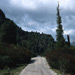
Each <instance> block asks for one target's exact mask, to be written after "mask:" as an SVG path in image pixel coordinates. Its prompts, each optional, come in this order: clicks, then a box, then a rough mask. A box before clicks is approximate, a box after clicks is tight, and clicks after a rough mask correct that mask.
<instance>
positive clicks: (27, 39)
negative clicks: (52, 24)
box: [0, 10, 54, 55]
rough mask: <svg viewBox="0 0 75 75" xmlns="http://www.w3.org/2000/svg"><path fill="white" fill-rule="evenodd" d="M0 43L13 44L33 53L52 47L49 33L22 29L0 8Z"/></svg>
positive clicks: (52, 43)
mask: <svg viewBox="0 0 75 75" xmlns="http://www.w3.org/2000/svg"><path fill="white" fill-rule="evenodd" d="M0 43H6V44H15V45H19V46H21V47H24V48H26V49H28V50H32V52H33V54H34V53H35V55H36V54H37V53H43V52H44V51H45V50H48V49H49V50H50V49H52V48H54V39H53V37H52V36H51V35H47V34H43V33H42V34H40V33H38V32H28V31H23V30H22V29H21V28H20V27H18V26H17V25H16V24H15V23H14V22H13V21H12V20H10V19H8V18H6V16H5V14H4V13H3V11H2V10H0Z"/></svg>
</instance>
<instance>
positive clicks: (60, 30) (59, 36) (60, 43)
mask: <svg viewBox="0 0 75 75" xmlns="http://www.w3.org/2000/svg"><path fill="white" fill-rule="evenodd" d="M61 23H62V21H61V16H60V10H59V2H58V7H57V24H58V26H57V30H56V33H57V35H56V40H57V44H56V47H62V46H64V42H65V40H64V37H63V28H62V24H61Z"/></svg>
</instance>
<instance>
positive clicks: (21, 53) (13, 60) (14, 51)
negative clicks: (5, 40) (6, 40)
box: [0, 44, 31, 68]
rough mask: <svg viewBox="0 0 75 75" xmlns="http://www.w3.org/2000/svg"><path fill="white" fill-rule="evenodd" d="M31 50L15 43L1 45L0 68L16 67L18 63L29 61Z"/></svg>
mask: <svg viewBox="0 0 75 75" xmlns="http://www.w3.org/2000/svg"><path fill="white" fill-rule="evenodd" d="M30 59H31V52H30V51H29V50H26V49H25V48H22V47H18V46H15V45H7V44H2V45H0V68H4V67H5V66H8V67H15V66H17V64H23V63H28V62H29V61H30Z"/></svg>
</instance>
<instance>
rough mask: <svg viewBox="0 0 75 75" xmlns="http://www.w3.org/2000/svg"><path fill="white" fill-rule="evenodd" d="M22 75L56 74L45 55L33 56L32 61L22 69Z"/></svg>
mask: <svg viewBox="0 0 75 75" xmlns="http://www.w3.org/2000/svg"><path fill="white" fill-rule="evenodd" d="M20 75H56V73H55V72H54V71H52V70H51V69H50V67H49V65H48V63H47V61H46V59H45V58H44V57H40V56H38V57H35V58H32V62H31V63H30V64H29V65H28V66H27V67H26V68H25V69H23V70H22V72H21V73H20Z"/></svg>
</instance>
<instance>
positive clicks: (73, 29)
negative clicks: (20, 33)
mask: <svg viewBox="0 0 75 75" xmlns="http://www.w3.org/2000/svg"><path fill="white" fill-rule="evenodd" d="M59 4H60V15H61V18H62V25H63V30H64V37H65V39H67V34H69V35H70V38H71V41H75V7H74V6H75V0H59ZM57 5H58V0H0V9H2V10H3V12H4V13H5V15H6V17H7V18H10V19H11V20H13V21H14V22H15V23H16V24H17V25H18V26H19V27H21V28H22V29H23V30H25V31H29V32H31V31H34V32H36V31H37V32H40V33H42V32H43V33H46V34H51V35H52V36H53V37H54V38H55V39H56V28H57V22H56V20H57V15H56V14H57Z"/></svg>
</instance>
